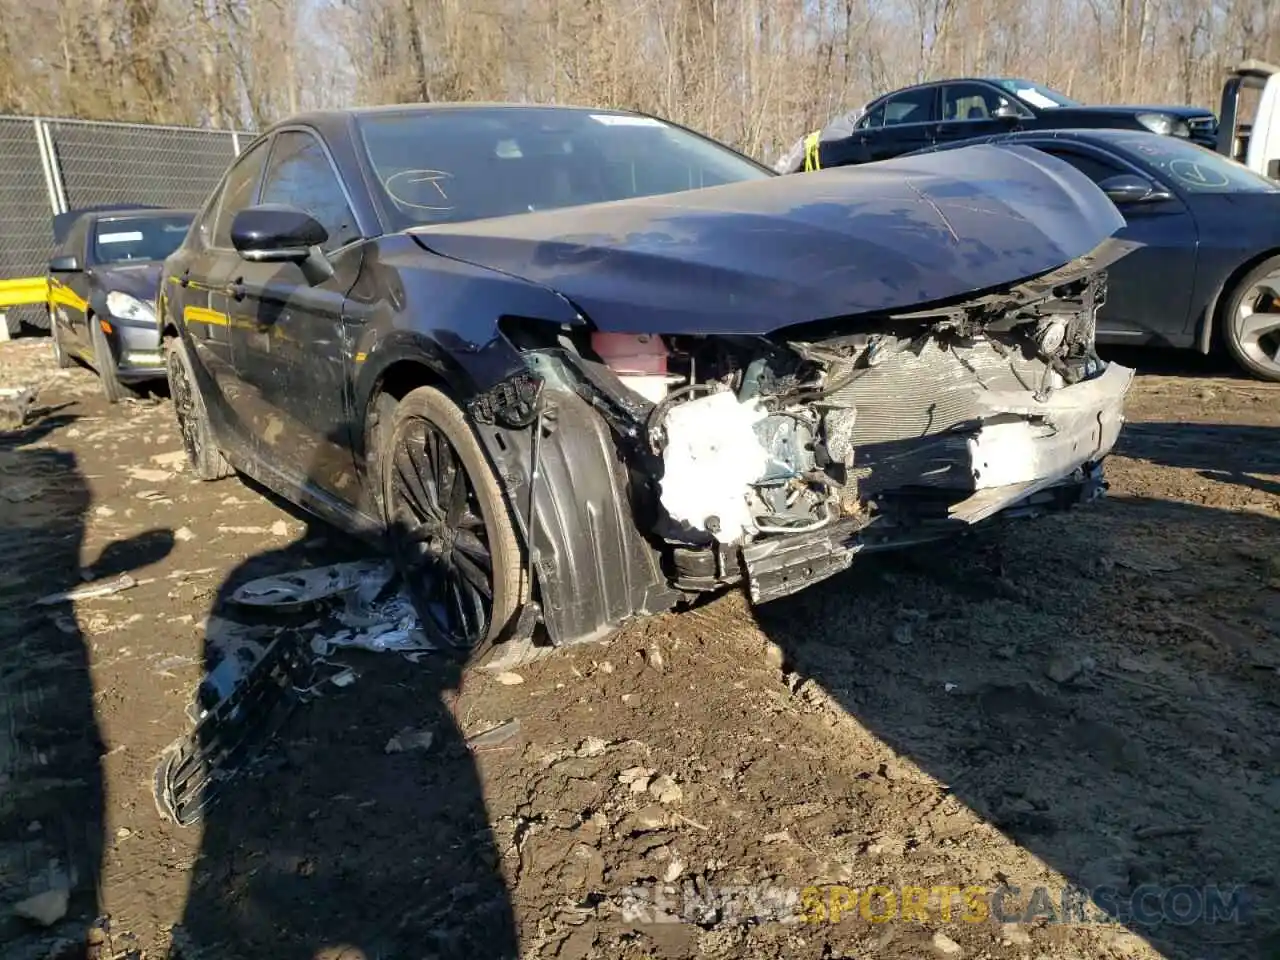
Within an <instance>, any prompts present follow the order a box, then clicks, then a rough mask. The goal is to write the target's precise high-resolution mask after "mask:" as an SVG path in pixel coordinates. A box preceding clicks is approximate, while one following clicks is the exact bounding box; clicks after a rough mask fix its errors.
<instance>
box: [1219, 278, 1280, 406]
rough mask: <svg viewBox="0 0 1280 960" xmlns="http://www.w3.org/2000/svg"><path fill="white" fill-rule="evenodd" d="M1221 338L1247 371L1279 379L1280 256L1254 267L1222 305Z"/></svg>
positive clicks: (1265, 377) (1254, 374)
mask: <svg viewBox="0 0 1280 960" xmlns="http://www.w3.org/2000/svg"><path fill="white" fill-rule="evenodd" d="M1221 329H1222V339H1223V340H1224V341H1225V342H1226V345H1227V349H1228V350H1229V351H1230V352H1231V356H1232V358H1233V359H1234V360H1235V361H1236V363H1238V364H1239V365H1240V366H1241V367H1243V368H1244V370H1245V371H1246V372H1247V373H1250V374H1252V375H1253V376H1255V377H1259V378H1261V379H1263V380H1273V381H1280V257H1271V258H1270V259H1268V260H1264V261H1263V262H1262V263H1260V264H1258V266H1256V267H1254V268H1253V269H1252V270H1250V271H1249V272H1248V273H1246V274H1245V275H1244V276H1243V277H1241V278H1240V281H1239V282H1238V283H1237V284H1236V285H1235V287H1234V289H1233V290H1232V292H1231V294H1230V296H1229V297H1228V298H1227V300H1226V302H1225V304H1224V305H1223V311H1222V315H1221Z"/></svg>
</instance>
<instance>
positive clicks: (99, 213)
mask: <svg viewBox="0 0 1280 960" xmlns="http://www.w3.org/2000/svg"><path fill="white" fill-rule="evenodd" d="M195 215H196V211H194V210H178V209H174V208H171V207H150V206H147V205H145V204H138V203H130V204H114V203H104V204H100V205H98V206H92V207H77V208H76V209H74V210H68V211H67V212H66V213H55V214H54V215H53V242H54V243H55V244H61V243H63V241H65V240H66V239H67V236H68V235H69V234H70V233H71V228H72V227H73V226H74V224H75V223H76V222H77V221H79V220H80V219H82V218H84V219H88V220H102V219H105V218H120V219H127V218H130V217H176V216H189V217H192V218H194V217H195Z"/></svg>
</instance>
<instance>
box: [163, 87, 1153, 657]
mask: <svg viewBox="0 0 1280 960" xmlns="http://www.w3.org/2000/svg"><path fill="white" fill-rule="evenodd" d="M1123 225H1124V221H1123V219H1122V218H1121V216H1120V214H1119V213H1118V212H1117V210H1116V208H1115V207H1114V206H1113V205H1112V203H1111V202H1110V201H1109V200H1108V199H1107V198H1106V197H1105V196H1104V195H1103V193H1102V192H1101V191H1100V190H1099V189H1098V188H1097V187H1096V186H1095V185H1094V184H1093V183H1092V182H1090V181H1089V180H1088V178H1086V177H1085V176H1084V175H1083V174H1081V173H1080V172H1078V171H1076V170H1075V169H1073V168H1072V167H1070V166H1068V165H1067V164H1065V163H1063V162H1061V161H1059V160H1056V159H1054V158H1052V157H1048V156H1046V155H1044V154H1043V153H1040V152H1038V151H1035V150H1030V149H1026V150H1019V149H1007V148H986V147H978V148H975V149H972V150H967V151H963V152H958V153H954V154H947V155H938V156H922V157H913V158H908V159H899V160H894V161H890V162H886V163H880V164H872V165H867V166H862V167H858V168H852V169H835V170H830V171H824V172H821V173H818V174H814V175H811V176H805V177H780V176H775V175H774V174H773V173H772V172H771V171H769V170H768V169H766V168H764V167H762V166H760V165H759V164H757V163H755V162H753V161H751V160H749V159H747V158H745V157H743V156H741V155H740V154H738V153H735V152H734V151H732V150H730V149H729V148H727V147H725V146H723V145H721V144H718V143H715V142H714V141H711V140H708V139H706V138H704V137H702V136H699V135H697V134H695V133H693V132H691V131H689V130H687V129H684V128H682V127H679V126H676V125H674V124H670V123H666V122H663V121H661V120H658V119H655V118H652V117H647V116H641V115H637V114H632V113H625V112H619V111H602V110H594V111H593V110H588V109H576V108H561V107H529V106H472V105H431V106H402V107H384V108H374V109H364V110H350V111H339V112H328V113H316V114H308V115H304V116H299V117H296V118H293V119H290V120H288V121H286V122H283V123H281V124H279V125H277V126H275V127H273V128H272V129H270V130H268V131H267V132H266V133H264V134H263V135H262V136H261V137H259V138H258V139H257V140H256V141H255V142H254V143H252V144H251V145H249V147H248V148H247V149H246V150H245V151H244V152H243V153H242V154H241V155H240V157H239V158H238V159H237V160H236V162H235V163H234V164H233V165H232V167H231V169H230V170H229V171H228V172H227V174H226V176H225V178H224V180H223V182H222V183H221V184H220V186H219V187H218V188H217V190H216V191H215V192H214V194H213V196H212V197H211V199H210V200H209V201H208V203H207V204H206V205H205V207H204V209H203V210H202V211H201V213H200V214H199V216H198V217H197V220H196V222H195V225H194V227H193V228H192V230H191V232H190V234H189V236H188V238H187V240H186V242H185V243H184V244H183V246H182V247H181V248H180V249H179V250H178V251H177V252H176V253H175V254H174V255H173V256H172V257H170V258H169V260H168V261H167V263H166V269H165V277H166V279H165V282H164V284H163V287H162V292H161V298H160V311H159V312H160V323H161V325H162V327H163V330H164V338H165V349H166V353H167V363H168V372H169V378H170V382H171V386H172V390H173V396H174V400H175V407H176V409H177V414H178V418H179V421H180V424H181V428H182V433H183V437H184V440H185V444H186V448H187V452H188V454H189V456H190V458H191V461H192V464H193V465H194V468H195V470H196V472H197V473H198V475H199V476H201V477H203V478H206V479H215V478H218V477H223V476H227V475H229V474H230V473H231V472H232V469H233V468H235V469H238V470H241V471H243V472H244V473H246V474H249V475H250V476H252V477H254V478H256V479H257V480H258V481H260V482H262V483H263V484H265V485H266V486H268V487H270V488H273V489H274V490H276V491H277V492H279V493H280V494H282V495H283V496H285V497H286V498H288V499H290V500H292V501H293V502H295V503H297V504H300V505H301V506H303V507H305V508H307V509H308V510H310V511H312V512H314V513H315V514H317V515H319V516H320V517H323V518H325V519H327V520H329V521H331V522H333V523H335V524H337V525H339V526H340V527H342V528H344V529H346V530H349V531H353V532H356V533H359V534H364V535H368V536H370V537H374V538H379V539H381V538H383V537H384V536H385V537H386V542H387V543H388V544H389V547H390V549H391V552H392V554H393V555H394V556H395V558H396V560H397V562H398V564H399V569H400V571H401V573H402V574H403V577H404V580H405V583H406V585H407V586H408V588H409V592H410V594H411V596H412V598H413V600H414V603H415V606H416V608H417V610H418V613H419V614H420V617H421V620H422V623H423V625H424V627H425V628H426V629H427V630H428V632H429V633H430V634H431V636H432V637H434V638H436V639H437V640H439V641H442V642H446V643H448V644H450V645H451V646H453V647H456V648H460V649H463V650H466V651H469V652H471V653H472V654H474V655H477V656H480V655H482V654H483V655H485V656H489V657H492V655H493V653H494V652H495V645H496V648H501V649H505V650H506V651H508V652H509V653H510V654H512V655H517V654H519V652H520V651H525V652H526V653H532V652H534V651H535V650H536V649H537V648H539V647H541V646H547V645H561V644H567V643H572V642H577V641H581V640H585V639H591V638H595V637H600V636H603V635H604V634H606V633H607V632H609V631H610V630H612V629H613V628H615V627H617V626H618V625H619V624H621V623H623V622H624V621H626V620H628V619H630V618H633V617H636V616H640V615H644V614H649V613H655V612H658V611H662V610H666V609H671V608H673V607H677V606H679V605H680V604H681V603H682V602H683V601H687V600H690V599H692V598H694V597H696V596H697V595H699V594H702V593H706V592H708V591H716V590H721V589H724V588H727V587H730V586H733V585H743V586H745V588H746V589H747V591H748V592H749V594H750V596H751V597H752V599H753V600H755V601H757V602H761V601H766V600H770V599H773V598H775V597H780V596H784V595H787V594H790V593H793V592H795V591H797V590H799V589H801V588H803V587H805V586H807V585H809V584H812V583H814V582H816V581H819V580H822V579H824V578H825V577H828V576H830V575H832V574H834V573H836V572H838V571H840V570H842V569H844V568H846V567H848V566H849V565H850V563H851V562H852V560H853V558H854V556H855V555H856V554H858V553H859V552H861V551H865V550H873V549H882V548H891V547H897V546H903V545H907V544H914V543H920V542H925V541H929V540H933V539H937V538H940V537H946V536H950V535H952V534H954V533H958V532H962V531H965V530H968V529H970V528H972V526H973V525H974V524H977V523H980V522H983V521H986V520H988V519H990V518H993V517H996V516H997V515H1000V516H1010V515H1015V514H1019V515H1020V514H1031V513H1037V512H1040V511H1043V510H1047V509H1058V508H1065V507H1068V506H1070V505H1071V504H1074V503H1079V502H1081V501H1083V500H1088V499H1091V498H1093V497H1094V496H1096V495H1097V494H1098V493H1099V492H1101V490H1102V489H1103V488H1104V486H1105V484H1104V482H1103V479H1102V471H1101V463H1102V461H1103V459H1104V458H1105V457H1106V455H1107V454H1108V453H1109V452H1110V450H1111V449H1112V446H1113V445H1114V443H1115V441H1116V437H1117V434H1118V432H1119V430H1120V427H1121V423H1122V420H1123V403H1124V398H1125V395H1126V392H1127V390H1128V388H1129V385H1130V381H1131V378H1132V372H1131V371H1130V370H1128V369H1126V368H1123V367H1120V366H1117V365H1115V364H1107V363H1104V362H1103V361H1101V360H1100V359H1099V358H1098V355H1097V354H1096V352H1095V350H1094V329H1095V322H1096V314H1097V311H1098V308H1099V306H1100V305H1101V304H1102V302H1103V300H1104V298H1105V291H1106V286H1105V276H1106V268H1107V267H1108V266H1109V265H1110V264H1111V263H1113V262H1115V261H1116V260H1117V259H1119V258H1120V257H1122V256H1124V255H1125V254H1126V253H1127V252H1128V251H1129V250H1130V249H1131V245H1129V244H1126V243H1124V242H1122V241H1120V240H1117V239H1116V238H1115V237H1114V236H1113V235H1114V234H1115V233H1116V231H1117V230H1119V229H1120V228H1121V227H1122V226H1123ZM500 659H502V660H505V661H507V662H510V657H506V656H504V657H501V658H500Z"/></svg>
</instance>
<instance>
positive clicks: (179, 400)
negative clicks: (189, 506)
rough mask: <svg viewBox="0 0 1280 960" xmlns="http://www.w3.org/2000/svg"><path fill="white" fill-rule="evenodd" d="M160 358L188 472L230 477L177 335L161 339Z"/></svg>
mask: <svg viewBox="0 0 1280 960" xmlns="http://www.w3.org/2000/svg"><path fill="white" fill-rule="evenodd" d="M164 359H165V367H166V368H167V371H168V375H169V396H171V397H172V398H173V410H174V413H175V414H176V415H177V418H178V431H179V432H180V433H181V434H182V445H183V446H184V447H185V448H186V451H187V461H188V462H189V463H190V464H191V469H192V471H194V473H195V475H196V476H197V477H199V478H200V479H201V480H221V479H222V478H223V477H229V476H231V474H232V473H233V472H234V471H233V470H232V469H231V464H229V463H227V460H226V458H225V457H224V456H223V455H222V451H221V450H219V449H218V447H217V445H216V444H215V443H214V442H213V431H212V430H211V429H210V427H209V415H208V413H207V412H206V411H205V406H204V398H203V397H201V396H200V391H199V389H198V388H197V387H196V379H195V375H194V374H193V373H192V370H191V360H190V358H189V357H188V356H187V348H186V346H185V345H184V344H183V342H182V338H181V337H170V338H169V339H168V340H166V341H165V342H164Z"/></svg>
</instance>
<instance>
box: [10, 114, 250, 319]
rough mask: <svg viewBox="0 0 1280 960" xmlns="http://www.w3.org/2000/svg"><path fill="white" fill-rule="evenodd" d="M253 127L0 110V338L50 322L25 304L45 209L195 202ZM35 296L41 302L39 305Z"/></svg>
mask: <svg viewBox="0 0 1280 960" xmlns="http://www.w3.org/2000/svg"><path fill="white" fill-rule="evenodd" d="M252 138H253V134H252V133H248V132H245V131H232V130H203V129H198V128H195V127H161V126H149V125H145V124H134V123H107V122H99V121H91V120H59V119H49V118H44V117H3V116H0V163H2V164H3V167H0V311H2V312H3V315H4V323H3V324H0V326H3V327H4V329H0V336H3V335H5V333H6V332H7V333H9V334H12V333H15V332H16V331H17V329H18V327H19V326H20V324H22V323H26V324H29V325H32V326H35V327H38V328H45V327H47V325H48V321H47V317H46V314H45V310H44V307H43V306H42V305H36V304H35V303H33V302H29V301H32V298H33V296H34V295H33V293H32V291H36V290H37V289H40V290H42V287H40V283H39V278H43V277H44V274H45V266H46V264H47V263H48V260H49V256H50V254H51V253H52V251H53V215H54V214H55V213H63V212H66V211H67V210H75V209H77V208H80V207H88V206H96V205H99V204H128V203H137V204H142V205H147V206H160V207H175V208H179V209H193V208H195V207H198V206H200V205H201V204H202V203H204V201H205V199H206V198H207V197H208V195H209V192H210V191H211V190H212V189H213V188H214V186H215V185H216V184H217V182H218V179H219V178H220V177H221V176H222V173H223V171H225V170H226V168H227V166H228V165H229V164H230V163H231V161H232V159H233V158H234V157H235V156H236V154H238V153H239V152H240V148H241V146H242V145H243V144H247V143H248V142H249V141H250V140H251V139H252ZM42 303H43V298H42V297H41V298H40V299H39V304H42Z"/></svg>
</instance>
